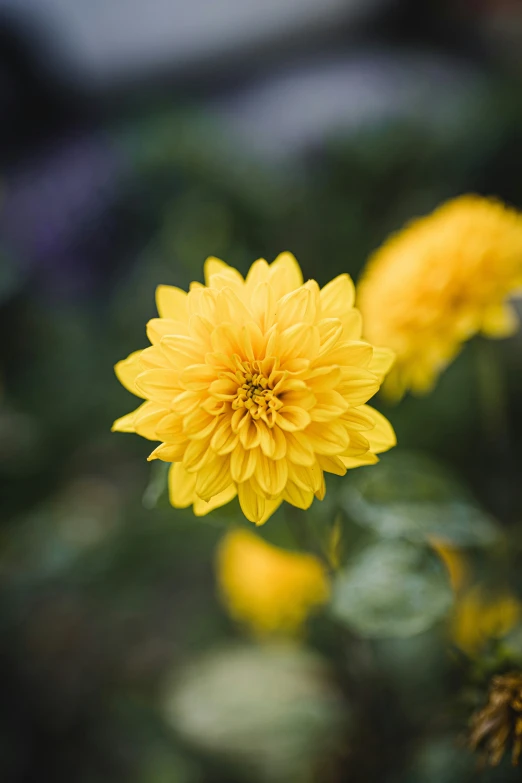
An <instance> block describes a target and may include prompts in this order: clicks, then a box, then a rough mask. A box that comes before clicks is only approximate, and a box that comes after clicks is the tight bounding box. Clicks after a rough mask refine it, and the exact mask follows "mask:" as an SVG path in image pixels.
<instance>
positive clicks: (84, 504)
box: [0, 0, 522, 783]
mask: <svg viewBox="0 0 522 783" xmlns="http://www.w3.org/2000/svg"><path fill="white" fill-rule="evenodd" d="M521 53H522V4H521V3H520V2H518V0H425V2H423V3H419V2H416V1H415V0H277V2H276V0H265V2H261V3H260V2H254V0H191V2H188V0H147V2H140V1H139V0H135V1H134V2H132V3H130V2H128V3H123V2H118V0H101V1H100V0H96V1H95V2H90V3H82V2H80V0H0V113H1V117H2V121H1V123H0V328H1V330H2V339H1V342H0V497H1V508H2V515H1V527H0V627H1V637H0V638H1V642H0V682H1V693H2V698H1V699H0V779H1V780H2V781H5V783H32V782H33V781H52V782H53V783H62V781H63V782H64V783H65V781H67V783H105V782H107V783H109V782H110V783H118V781H130V783H170V782H171V781H172V783H202V782H205V781H209V783H218V781H222V782H223V783H234V782H235V781H237V782H238V783H241V782H242V781H256V780H260V781H276V782H277V781H285V783H288V781H290V783H308V782H309V781H316V780H317V781H320V783H330V781H332V783H333V782H334V781H344V780H350V781H353V782H354V783H356V782H358V781H361V783H362V782H365V781H373V780H376V781H390V782H391V783H410V781H411V783H424V781H426V783H431V782H433V783H435V782H436V783H445V782H446V781H447V782H448V783H452V782H453V781H454V782H455V783H460V781H467V780H470V781H471V780H475V779H477V778H476V769H475V761H474V759H473V758H472V757H471V755H470V754H469V753H468V752H467V751H466V750H465V748H464V746H463V743H462V742H461V741H460V735H461V733H462V732H463V731H465V726H466V720H467V717H466V716H467V713H466V712H465V711H464V712H461V711H460V710H461V707H460V702H459V700H458V699H457V697H456V695H455V694H457V693H460V691H461V690H462V691H463V692H467V691H466V688H467V685H466V682H467V680H466V677H467V674H465V673H463V669H462V667H461V666H460V664H459V662H458V661H456V660H455V658H454V657H451V656H448V654H447V645H446V642H447V638H446V637H447V628H446V626H445V625H444V622H443V618H442V617H441V616H440V614H441V613H440V607H441V606H442V604H443V603H444V601H442V603H441V602H439V603H438V604H437V606H436V607H435V608H434V607H433V605H432V604H427V603H426V602H425V603H424V604H423V605H422V607H421V608H420V609H417V611H419V612H421V614H422V613H424V614H422V617H421V618H420V620H419V618H417V620H419V622H418V623H417V624H416V623H413V625H412V626H411V628H412V632H411V633H410V630H409V629H410V626H409V625H408V624H407V623H405V622H404V617H402V620H401V617H398V619H397V629H398V630H397V633H395V630H396V629H395V630H394V628H395V627H392V628H391V630H390V623H391V625H392V626H393V622H392V621H394V620H395V618H391V619H390V618H389V617H388V618H387V620H388V621H389V622H388V624H387V625H386V626H385V627H383V623H382V617H381V618H380V619H379V618H376V619H375V623H376V629H373V630H374V631H375V632H374V633H373V632H372V633H367V631H368V615H367V614H366V620H365V624H364V628H363V627H362V626H361V627H360V628H359V627H358V625H357V622H358V621H357V617H356V616H355V615H354V610H351V613H350V618H349V621H350V622H349V623H348V625H347V626H346V627H343V629H342V630H341V631H339V633H340V635H338V629H337V630H336V631H335V633H334V630H332V629H333V626H332V625H331V624H329V623H328V622H327V621H326V619H325V618H324V617H317V618H316V619H315V620H314V621H313V622H312V624H311V626H310V629H309V632H308V642H307V643H306V645H301V646H291V645H290V646H282V647H281V648H279V647H273V648H272V647H268V648H266V649H265V648H264V647H259V646H257V645H255V644H253V643H252V642H250V641H249V640H248V637H247V635H246V634H245V633H244V632H243V631H242V630H241V629H238V628H237V627H236V626H235V625H234V624H233V623H232V621H231V620H230V619H229V618H228V617H227V615H226V612H225V611H224V609H223V608H222V607H221V605H220V602H219V600H218V598H217V597H216V589H215V576H214V569H213V560H214V551H215V547H216V545H217V543H218V542H219V540H220V538H221V537H222V535H223V532H224V530H225V529H226V528H227V526H229V525H230V524H231V523H236V522H238V521H239V512H238V510H237V508H233V509H232V510H231V511H227V512H222V513H221V514H220V513H217V512H216V513H215V514H214V515H211V517H209V518H206V519H205V520H200V519H195V518H193V517H192V514H191V513H190V512H180V511H174V510H173V509H171V508H170V507H169V506H168V503H167V502H166V500H165V498H164V492H163V479H164V476H163V475H162V474H161V472H154V471H152V472H151V467H150V465H149V464H148V463H147V462H146V456H147V454H148V453H149V452H150V446H149V444H148V443H147V442H146V441H144V440H142V439H140V438H138V437H134V436H131V435H121V434H111V433H110V427H111V424H112V421H113V420H114V419H115V418H117V417H118V416H120V415H123V414H124V413H126V412H127V411H129V410H132V409H133V407H134V402H133V398H131V395H130V394H128V392H126V391H125V390H124V389H123V388H122V387H121V386H120V385H119V383H118V382H117V381H116V379H115V377H114V374H113V371H112V367H113V364H114V363H115V362H116V361H117V360H119V359H120V358H123V357H124V356H126V355H127V354H128V353H129V352H130V351H132V350H135V349H137V348H139V347H142V346H144V345H145V328H144V327H145V323H146V321H147V320H148V319H149V318H151V317H153V316H154V315H155V308H154V289H155V287H156V285H157V284H159V283H170V284H175V285H177V286H180V287H182V288H185V287H186V286H187V285H188V283H189V282H190V281H191V280H201V277H202V264H203V261H204V259H205V258H206V256H208V255H215V256H218V257H221V258H223V259H225V260H226V261H227V262H228V263H230V264H232V265H235V266H237V267H238V268H239V269H240V270H241V271H243V272H245V271H246V269H247V268H248V266H249V265H250V263H251V262H252V261H253V260H255V259H256V258H258V257H265V258H267V259H268V260H272V259H273V258H274V257H275V256H276V255H277V254H278V253H279V252H280V251H283V250H291V251H292V252H293V253H294V254H295V255H296V256H297V258H298V260H299V261H300V263H301V265H302V267H303V270H304V274H305V278H306V277H314V278H315V279H317V280H318V282H319V283H320V284H321V285H323V284H324V283H326V282H327V281H328V280H329V279H331V278H332V277H333V276H335V275H337V274H339V273H341V272H345V271H347V272H349V273H350V274H351V275H352V276H353V277H354V279H357V277H358V275H359V273H360V271H361V269H362V267H363V265H364V263H365V260H366V259H367V257H368V254H369V253H370V252H371V251H372V250H374V249H375V248H376V247H378V246H379V244H380V243H381V242H382V241H383V240H384V238H385V237H386V236H387V235H388V234H389V232H390V231H393V230H395V229H397V228H399V227H400V226H401V225H402V224H403V223H404V222H405V221H407V220H409V219H410V218H411V217H413V216H415V215H420V214H424V213H426V212H428V211H430V210H431V209H432V208H434V207H435V206H436V205H437V204H438V203H439V202H441V201H442V200H444V199H447V198H450V197H453V196H456V195H458V194H460V193H463V192H469V191H473V192H478V193H481V194H484V195H497V196H499V197H501V198H502V199H504V200H506V201H507V202H509V203H510V204H512V205H514V206H517V207H519V208H522V144H521V138H522V89H521V88H522V54H521ZM492 345H493V344H492ZM521 349H522V335H521V334H519V335H518V336H516V337H514V338H512V339H510V340H506V341H504V342H502V343H495V344H494V345H493V347H492V348H491V353H492V356H491V359H492V364H491V369H490V368H489V367H488V365H487V364H486V368H485V370H484V365H483V364H482V376H484V372H485V373H486V376H487V375H488V374H489V373H490V372H491V373H493V372H497V373H500V374H501V378H502V380H501V382H502V386H503V392H504V398H505V412H504V415H505V417H506V427H505V433H506V437H502V438H500V439H498V438H496V439H495V438H493V439H492V438H491V428H488V426H487V422H486V423H485V424H484V421H483V416H482V414H481V405H480V399H479V398H480V390H479V389H478V384H477V374H476V367H475V364H476V361H475V355H474V346H473V345H471V346H469V347H468V348H467V349H466V350H465V351H464V352H463V354H462V355H461V356H460V357H459V359H458V360H457V361H456V362H455V363H454V364H453V365H452V367H451V368H450V369H449V370H448V371H447V372H446V373H445V374H444V375H443V377H442V379H441V381H440V383H439V384H438V386H437V389H436V390H435V392H434V393H433V394H432V395H431V396H430V397H428V398H424V399H414V398H407V399H406V400H404V401H403V402H402V403H401V404H400V405H399V406H397V407H394V408H391V407H386V406H384V404H381V402H380V401H378V402H377V406H378V407H381V408H382V409H383V410H384V411H385V413H386V415H387V416H388V418H390V420H391V421H392V423H393V424H394V426H395V428H396V430H397V434H398V439H399V443H400V450H399V449H398V450H397V456H392V455H389V458H388V457H385V458H384V459H383V461H382V465H383V470H382V471H381V472H379V468H375V471H376V472H375V474H373V473H372V474H370V472H369V471H372V470H373V468H370V469H369V470H368V469H361V470H360V471H353V472H350V474H349V476H348V477H347V478H346V479H345V480H344V482H343V480H340V479H337V478H336V477H332V481H331V483H330V485H329V493H328V495H327V498H328V500H327V501H325V503H324V504H322V505H320V507H319V508H317V509H315V506H314V509H315V510H314V514H315V516H316V522H317V524H318V525H325V524H331V523H332V521H333V519H334V518H335V519H341V520H342V524H343V525H344V533H343V535H344V539H345V550H346V552H347V553H348V554H349V553H350V552H351V551H354V552H355V551H359V549H360V548H361V547H363V544H362V543H361V542H362V541H363V540H365V536H367V535H369V534H370V529H371V531H372V535H373V534H375V535H381V534H382V533H383V531H384V532H385V534H386V536H387V539H386V540H387V541H388V543H389V542H390V541H394V540H395V537H398V539H400V540H401V542H402V541H404V540H407V541H411V540H412V539H415V537H416V536H417V537H418V535H419V534H418V529H417V527H416V526H417V525H418V524H419V521H420V524H421V525H424V528H423V529H422V530H423V535H424V540H425V539H426V538H430V537H433V536H438V535H439V534H440V533H441V530H439V528H440V526H441V525H442V526H444V525H445V524H446V523H447V524H448V526H449V527H448V529H449V531H450V532H449V533H448V532H447V531H446V533H447V535H446V539H448V538H449V539H450V540H452V541H453V542H454V543H456V544H458V545H460V546H465V547H466V548H468V549H469V552H468V554H466V556H465V557H466V558H468V559H469V560H470V561H473V562H476V563H477V565H476V568H477V569H478V570H479V572H480V574H481V578H482V577H484V579H494V578H495V573H497V572H498V571H499V570H501V572H502V579H503V580H505V582H506V584H507V587H508V588H509V590H510V591H511V592H512V593H513V594H514V595H515V596H516V595H517V592H520V590H521V588H522V577H521V576H520V574H519V573H517V568H516V566H517V557H518V556H519V554H520V549H521V546H522V540H521V537H520V532H519V528H517V525H519V524H520V516H521V510H522V490H521V486H520V481H519V476H520V471H521V468H522V465H521V462H522V458H521V456H520V453H521V450H520V448H517V446H518V444H520V442H521V438H522V403H521V400H522V395H521V392H522V350H521ZM481 361H482V362H483V359H482V360H481ZM495 368H496V369H495ZM499 368H500V369H499ZM479 378H480V374H479ZM493 441H494V442H493ZM412 453H414V454H415V455H418V454H419V453H420V454H421V456H419V457H418V458H417V456H412ZM386 460H387V461H386ZM367 471H368V472H367ZM394 471H395V472H394ZM370 476H371V477H372V478H371V485H370ZM374 476H375V477H374ZM397 476H398V477H399V479H401V480H400V481H397ZM398 487H399V488H398ZM315 505H316V506H318V505H319V504H317V503H316V504H315ZM423 514H425V516H423ZM278 519H279V517H277V516H276V517H274V518H273V519H272V520H271V521H270V522H269V523H268V525H267V526H266V529H263V535H264V536H265V537H266V538H267V539H269V540H271V541H273V542H275V543H278V544H280V545H283V546H290V545H292V542H291V539H290V538H289V537H287V535H288V534H287V532H286V528H285V527H284V525H282V524H279V523H278ZM397 528H400V529H397ZM414 528H415V531H417V532H415V533H414V532H412V531H413V529H414ZM470 530H472V531H473V532H472V533H469V531H470ZM390 531H391V532H390ZM463 531H464V532H463ZM498 531H503V533H502V535H504V536H505V535H507V536H508V538H509V541H510V542H511V543H510V546H509V547H508V548H509V550H510V552H511V553H512V556H511V559H508V560H506V559H505V558H504V560H502V565H501V566H500V565H499V561H498V559H496V558H495V557H493V558H490V559H489V560H488V564H487V565H485V564H484V562H483V561H484V554H483V551H484V545H485V544H487V545H488V546H489V545H490V544H491V541H492V540H494V539H495V540H496V537H498V536H500V535H501V533H499V532H498ZM442 537H443V538H444V535H443V536H442ZM352 542H353V547H352ZM401 545H402V544H401ZM502 547H503V545H498V547H497V548H498V549H499V550H502V551H503V552H504V555H505V549H506V547H505V546H504V549H503V548H502ZM490 560H492V561H493V565H491V563H490ZM518 562H519V561H518ZM481 564H482V565H481ZM481 569H482V570H481ZM495 569H496V571H495ZM392 570H393V569H392ZM390 573H391V572H390ZM423 573H424V572H423ZM352 577H353V578H355V577H354V575H353V573H352ZM399 581H400V579H399ZM393 584H394V582H393V579H392V577H390V584H389V585H388V586H389V587H391V588H392V587H393ZM421 587H422V589H424V588H429V589H430V590H431V589H432V588H431V587H430V585H425V584H423V585H421ZM415 589H417V588H415ZM419 589H421V588H420V587H419ZM436 589H438V588H436V587H433V591H434V592H436ZM440 589H442V588H440ZM506 589H507V588H506ZM398 600H399V599H398ZM398 607H399V609H398V611H399V610H400V609H401V607H400V605H398ZM365 612H367V607H365ZM341 615H342V612H341ZM424 615H425V616H424ZM379 622H380V625H379ZM401 622H402V625H401ZM370 630H371V629H370ZM368 637H371V638H368ZM464 695H465V694H464ZM462 716H464V717H462ZM482 779H484V780H490V779H491V780H511V779H518V778H517V777H516V772H512V771H511V770H510V768H509V764H507V765H505V766H503V767H502V768H500V769H498V770H496V771H493V772H489V773H483V778H482Z"/></svg>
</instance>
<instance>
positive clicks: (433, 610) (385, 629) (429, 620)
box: [332, 540, 453, 638]
mask: <svg viewBox="0 0 522 783" xmlns="http://www.w3.org/2000/svg"><path fill="white" fill-rule="evenodd" d="M452 600H453V595H452V591H451V588H450V585H449V582H448V577H447V574H446V572H445V569H444V567H443V565H442V563H441V562H440V560H439V559H438V558H437V556H436V555H435V554H434V553H433V551H431V550H429V549H424V548H421V547H418V546H414V545H413V544H410V543H408V542H406V541H396V540H392V541H379V542H377V543H376V544H373V545H372V546H369V547H368V548H366V549H364V550H363V551H362V552H360V553H358V555H357V556H356V557H355V558H354V560H353V562H350V561H349V562H348V565H347V566H346V567H345V568H344V569H343V570H342V571H341V572H340V573H339V574H337V575H336V578H335V582H334V593H333V599H332V611H333V613H334V616H335V617H337V618H338V619H339V620H341V621H342V622H344V623H346V624H347V625H348V626H349V627H350V628H351V629H352V630H353V631H355V632H356V633H358V634H360V635H361V636H364V637H370V638H381V637H384V638H386V637H394V636H413V635H415V634H418V633H421V632H422V631H425V630H426V629H428V628H429V627H430V626H431V625H433V624H434V623H436V622H437V621H439V620H441V619H442V618H443V617H444V616H445V615H446V614H447V612H448V610H449V608H450V606H451V604H452Z"/></svg>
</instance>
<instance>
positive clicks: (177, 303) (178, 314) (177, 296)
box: [156, 285, 187, 320]
mask: <svg viewBox="0 0 522 783" xmlns="http://www.w3.org/2000/svg"><path fill="white" fill-rule="evenodd" d="M156 307H157V308H158V313H159V316H160V318H176V319H178V318H179V319H180V320H182V319H183V318H185V317H186V315H187V292H186V291H182V290H181V288H176V286H173V285H159V286H158V287H157V288H156Z"/></svg>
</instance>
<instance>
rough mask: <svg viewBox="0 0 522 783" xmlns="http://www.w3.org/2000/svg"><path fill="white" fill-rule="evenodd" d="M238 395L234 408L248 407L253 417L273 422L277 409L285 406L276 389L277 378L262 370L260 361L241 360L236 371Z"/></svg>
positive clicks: (233, 403)
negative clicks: (267, 374)
mask: <svg viewBox="0 0 522 783" xmlns="http://www.w3.org/2000/svg"><path fill="white" fill-rule="evenodd" d="M235 375H236V379H237V381H238V388H237V396H236V398H235V400H234V401H233V402H232V408H233V409H234V410H239V409H240V408H246V409H247V410H248V412H249V413H250V415H251V417H252V418H253V419H264V420H265V421H266V422H267V423H269V422H270V423H272V419H273V415H274V413H275V411H278V410H279V409H280V408H282V407H283V403H282V402H281V400H279V399H278V397H277V394H276V392H275V389H274V385H275V383H274V382H275V379H273V378H271V377H269V378H267V377H266V375H265V374H264V373H263V372H261V368H260V366H259V362H257V361H255V362H252V363H250V362H241V363H240V364H239V367H238V369H237V371H236V374H235Z"/></svg>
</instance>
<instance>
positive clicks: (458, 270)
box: [358, 195, 522, 399]
mask: <svg viewBox="0 0 522 783" xmlns="http://www.w3.org/2000/svg"><path fill="white" fill-rule="evenodd" d="M521 284H522V216H521V215H520V214H519V213H518V212H515V211H514V210H512V209H508V208H507V207H506V206H504V205H503V204H501V203H500V202H498V201H493V200H490V199H486V198H481V197H479V196H472V195H470V196H462V197H460V198H457V199H455V200H453V201H449V202H447V203H446V204H443V205H442V206H441V207H439V208H438V209H437V210H435V212H433V214H431V215H428V216H427V217H423V218H421V219H419V220H415V221H414V222H413V223H411V224H410V225H409V226H407V227H406V228H405V229H404V230H403V231H401V232H399V233H397V234H395V235H394V236H392V237H391V238H390V239H389V240H388V241H387V242H386V243H385V244H384V245H383V246H382V247H381V248H380V249H379V250H377V252H376V253H375V254H374V256H373V257H372V258H371V259H370V261H369V263H368V266H367V269H366V271H365V273H364V276H363V279H362V281H361V283H360V287H359V291H358V304H359V306H360V309H361V312H362V314H363V318H364V327H365V334H366V336H367V337H368V339H369V340H370V341H371V342H375V343H377V344H379V345H388V346H389V347H390V348H393V350H394V351H395V352H396V355H397V360H396V363H395V366H394V368H393V370H392V372H391V373H390V376H389V377H388V379H387V381H386V385H385V390H386V391H387V392H388V394H389V395H390V396H391V397H395V398H397V399H398V398H400V397H401V396H402V395H403V394H404V392H405V391H406V390H408V389H411V390H412V391H413V392H417V393H424V392H427V391H429V390H430V389H431V388H432V387H433V385H434V384H435V382H436V380H437V377H438V375H439V374H440V372H441V371H442V370H443V369H444V368H445V367H446V366H447V365H448V364H449V363H450V362H451V361H452V360H453V359H454V358H455V356H456V355H457V354H458V352H459V350H460V348H461V346H462V344H463V342H464V341H466V340H468V339H469V338H470V337H472V336H473V335H474V334H477V333H482V334H483V335H486V336H487V337H505V336H507V335H510V334H512V333H513V331H514V330H515V329H516V328H517V326H518V322H517V318H516V316H515V314H514V312H513V310H512V309H511V307H510V306H509V305H508V304H506V299H507V298H508V297H509V296H510V295H512V294H513V293H515V292H516V289H518V288H520V286H521Z"/></svg>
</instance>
